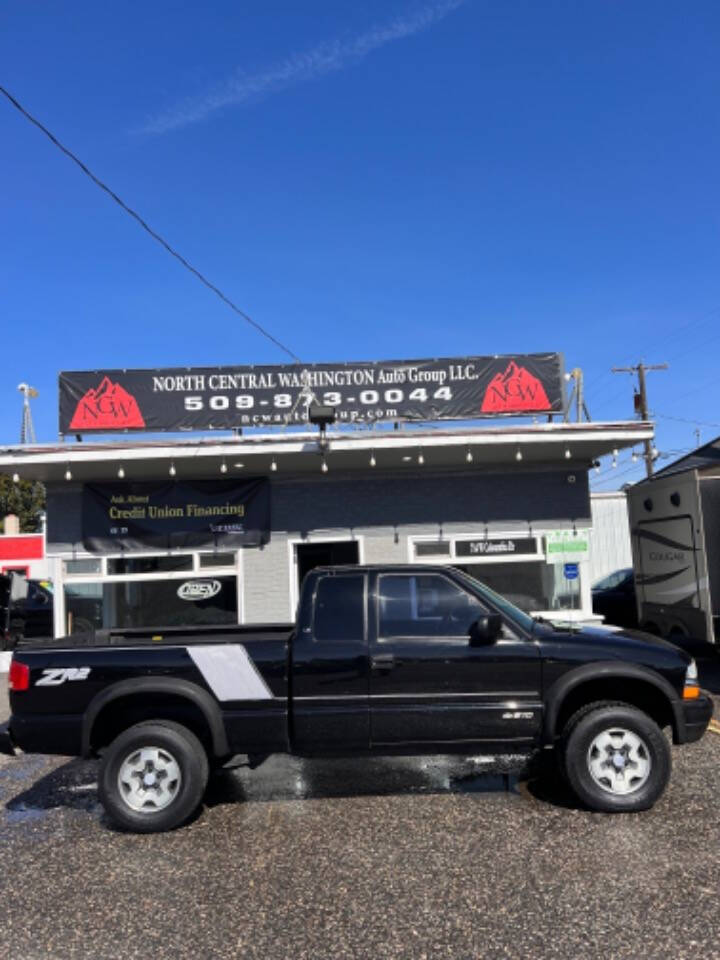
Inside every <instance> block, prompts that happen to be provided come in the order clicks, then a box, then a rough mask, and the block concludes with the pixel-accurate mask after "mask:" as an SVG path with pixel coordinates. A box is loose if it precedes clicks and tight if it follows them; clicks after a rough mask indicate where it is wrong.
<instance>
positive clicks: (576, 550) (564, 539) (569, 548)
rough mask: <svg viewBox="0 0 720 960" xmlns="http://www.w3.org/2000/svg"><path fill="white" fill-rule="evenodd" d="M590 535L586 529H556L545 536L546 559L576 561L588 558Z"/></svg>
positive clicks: (549, 561) (555, 561) (551, 561)
mask: <svg viewBox="0 0 720 960" xmlns="http://www.w3.org/2000/svg"><path fill="white" fill-rule="evenodd" d="M589 554H590V535H589V533H588V532H587V531H586V530H583V531H577V530H576V531H572V530H554V531H553V532H552V533H548V534H547V535H546V537H545V559H546V560H547V562H548V563H576V562H577V561H578V560H587V558H588V556H589Z"/></svg>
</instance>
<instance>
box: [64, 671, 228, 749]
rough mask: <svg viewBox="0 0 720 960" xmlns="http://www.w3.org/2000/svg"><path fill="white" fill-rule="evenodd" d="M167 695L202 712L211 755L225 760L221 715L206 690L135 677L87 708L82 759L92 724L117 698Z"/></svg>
mask: <svg viewBox="0 0 720 960" xmlns="http://www.w3.org/2000/svg"><path fill="white" fill-rule="evenodd" d="M140 693H141V694H146V695H147V694H153V693H171V694H173V695H174V696H180V697H184V698H185V699H186V700H189V701H190V702H191V703H192V704H193V705H194V706H196V707H198V709H199V710H200V711H201V712H202V714H203V716H204V717H205V719H206V721H207V724H208V726H209V728H210V735H211V737H212V746H213V753H214V754H215V756H217V757H223V756H227V755H228V754H229V753H230V747H229V745H228V740H227V733H226V732H225V724H224V723H223V718H222V712H221V710H220V707H219V706H218V705H217V703H216V702H215V700H213V698H212V697H211V696H210V694H209V693H208V692H207V690H203V688H202V687H199V686H198V685H197V684H195V683H191V682H190V681H189V680H181V679H173V678H172V677H137V678H134V679H130V680H121V681H120V682H119V683H114V684H113V685H112V686H110V687H106V688H105V689H104V690H101V691H100V693H98V694H97V695H96V696H95V697H94V698H93V699H92V700H91V701H90V703H89V704H88V707H87V710H86V711H85V714H84V716H83V722H82V740H81V743H82V756H83V757H89V756H91V755H92V751H91V748H90V738H91V735H92V730H93V727H94V726H95V721H96V720H97V718H98V715H99V714H100V711H101V710H103V709H104V708H105V707H106V706H107V705H108V704H109V703H112V702H113V700H119V699H120V698H121V697H128V696H132V695H133V694H140Z"/></svg>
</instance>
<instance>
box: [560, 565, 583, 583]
mask: <svg viewBox="0 0 720 960" xmlns="http://www.w3.org/2000/svg"><path fill="white" fill-rule="evenodd" d="M578 572H579V571H578V565H577V564H576V563H566V564H563V573H564V574H565V579H566V580H577V578H578Z"/></svg>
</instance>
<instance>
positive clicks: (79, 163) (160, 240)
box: [0, 85, 302, 363]
mask: <svg viewBox="0 0 720 960" xmlns="http://www.w3.org/2000/svg"><path fill="white" fill-rule="evenodd" d="M0 93H2V94H3V96H4V97H6V99H7V100H8V101H9V102H10V103H11V104H12V105H13V107H15V109H16V110H18V111H19V112H20V113H21V114H22V115H23V116H24V117H25V118H26V119H27V120H29V121H30V123H32V124H33V125H34V126H36V127H37V128H38V130H40V131H41V133H44V134H45V136H46V137H47V138H48V140H50V142H51V143H53V144H54V145H55V146H56V147H57V148H58V150H60V151H61V152H62V153H64V154H65V156H66V157H69V159H70V160H72V161H73V163H75V164H77V166H78V167H80V169H81V170H82V172H83V173H84V174H85V176H86V177H88V178H89V179H90V180H92V182H93V183H94V184H95V185H96V186H97V187H99V188H100V189H101V190H102V191H104V192H105V193H106V194H107V195H108V196H109V197H110V198H111V199H112V200H114V201H115V203H117V205H118V206H119V207H120V208H121V209H122V210H124V211H125V213H127V214H128V215H129V216H131V217H132V218H133V220H135V221H136V222H137V223H139V224H140V226H141V227H142V228H143V230H145V232H146V233H148V234H150V236H151V237H152V238H153V240H156V241H157V242H158V243H159V244H160V246H162V247H164V249H165V250H167V252H168V253H169V254H170V255H171V256H173V257H175V259H176V260H177V261H178V262H179V263H180V264H182V266H183V267H185V269H186V270H189V272H190V273H192V274H193V275H194V276H195V277H196V278H197V279H198V280H199V281H200V282H201V283H202V284H204V285H205V286H206V287H207V288H208V290H212V292H213V293H214V294H215V295H216V296H218V297H219V298H220V299H221V300H222V301H223V303H225V304H226V305H227V306H228V307H230V309H231V310H233V311H234V312H235V313H236V314H237V315H238V316H239V317H241V318H242V319H243V320H245V322H246V323H249V324H250V326H251V327H254V328H255V330H257V331H258V333H260V334H262V336H263V337H265V338H266V339H267V340H269V341H270V342H271V343H273V344H275V346H276V347H278V348H279V349H280V350H282V351H283V353H286V354H287V355H288V356H289V357H291V358H292V360H293V361H294V362H295V363H302V361H301V360H300V358H299V357H298V356H297V355H296V354H294V353H293V351H292V350H290V348H289V347H286V346H285V344H284V343H281V342H280V341H279V340H278V339H277V337H274V336H273V335H272V334H271V333H269V332H268V331H267V330H266V329H265V328H264V327H263V326H261V324H259V323H258V322H257V321H256V320H253V319H252V317H249V316H248V315H247V313H245V311H244V310H241V309H240V307H238V306H237V304H235V303H233V301H232V300H231V299H230V298H229V297H227V296H226V295H225V294H224V293H223V292H222V290H220V288H219V287H216V286H215V284H214V283H211V282H210V280H208V279H207V277H205V276H204V275H203V274H202V273H201V272H200V271H199V270H198V269H197V268H196V267H194V266H193V265H192V264H191V263H189V262H188V261H187V260H186V259H185V257H183V256H182V254H180V253H178V251H177V250H175V249H174V248H173V247H171V246H170V244H169V243H168V242H167V240H165V239H163V237H161V236H160V234H159V233H157V232H156V231H155V230H153V229H152V227H150V226H148V224H147V223H146V222H145V221H144V220H143V218H142V217H141V216H140V214H138V213H136V212H135V210H133V209H132V207H129V206H128V205H127V204H126V203H125V202H124V200H122V199H121V198H120V197H119V196H118V195H117V194H116V193H115V192H114V191H113V190H111V189H110V187H108V186H107V184H105V183H103V181H102V180H100V179H99V177H96V176H95V174H94V173H93V172H92V170H90V168H89V167H87V166H86V165H85V164H84V163H83V162H82V160H80V159H79V157H77V156H76V155H75V154H74V153H73V152H72V150H69V149H68V148H67V147H66V146H64V145H63V144H62V143H61V142H60V141H59V140H58V138H57V137H56V136H55V135H54V134H52V133H51V132H50V131H49V130H48V128H47V127H46V126H44V125H43V124H42V123H41V122H40V121H39V120H37V119H36V118H35V117H34V116H33V115H32V114H31V113H29V112H28V111H27V110H26V109H25V107H23V105H22V104H21V103H20V102H19V100H17V99H16V98H15V97H14V96H13V95H12V94H11V93H10V92H9V91H8V90H6V89H5V87H3V86H2V85H0Z"/></svg>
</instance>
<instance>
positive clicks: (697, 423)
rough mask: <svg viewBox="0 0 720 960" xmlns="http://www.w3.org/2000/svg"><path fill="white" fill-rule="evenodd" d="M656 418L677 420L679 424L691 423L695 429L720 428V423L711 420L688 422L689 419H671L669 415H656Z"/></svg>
mask: <svg viewBox="0 0 720 960" xmlns="http://www.w3.org/2000/svg"><path fill="white" fill-rule="evenodd" d="M655 416H656V417H660V419H661V420H677V422H678V423H689V424H691V425H692V426H694V427H720V423H713V422H712V421H711V420H688V419H687V417H671V416H670V414H667V413H656V414H655Z"/></svg>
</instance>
